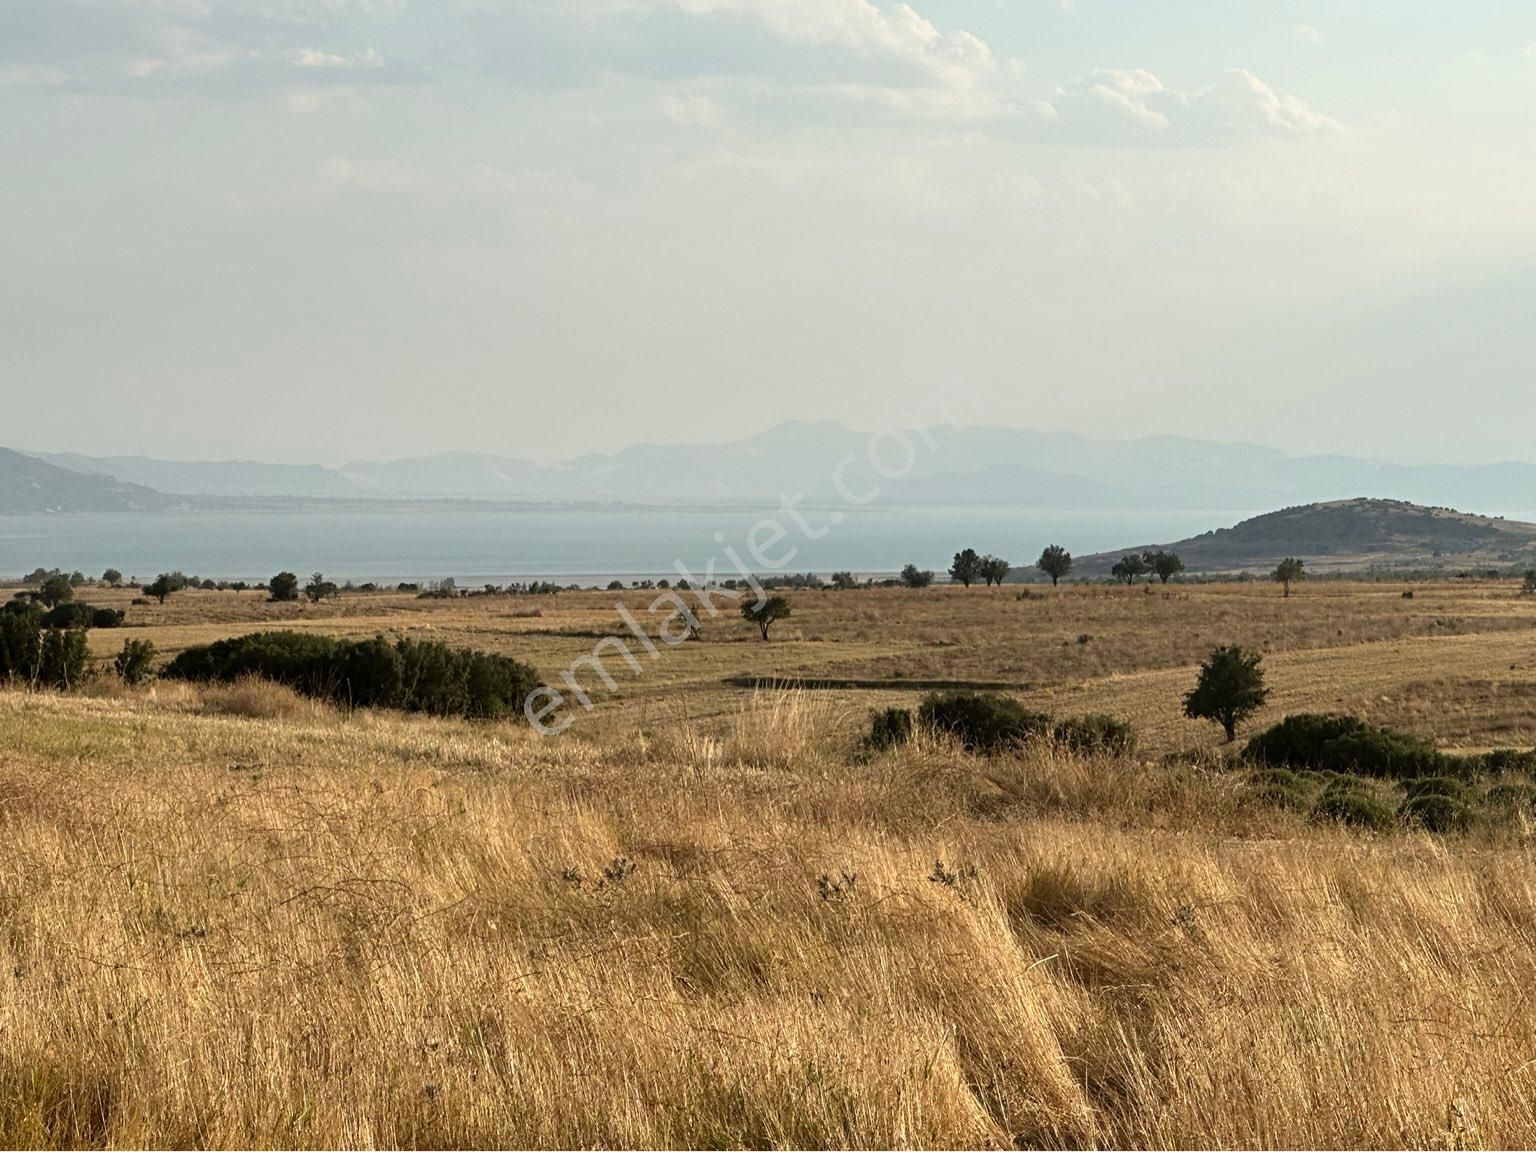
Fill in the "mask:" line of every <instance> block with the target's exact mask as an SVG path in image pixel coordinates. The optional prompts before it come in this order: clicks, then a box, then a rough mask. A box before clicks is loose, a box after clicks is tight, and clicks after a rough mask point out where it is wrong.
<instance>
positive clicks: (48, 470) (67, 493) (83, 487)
mask: <svg viewBox="0 0 1536 1152" xmlns="http://www.w3.org/2000/svg"><path fill="white" fill-rule="evenodd" d="M179 504H181V501H180V500H177V499H175V498H174V497H171V496H167V495H165V494H163V493H160V492H156V491H153V490H152V489H149V488H145V487H141V486H140V485H137V484H129V483H125V482H123V481H121V480H117V479H114V478H112V477H110V476H102V475H96V474H91V473H82V472H75V471H71V470H70V469H67V468H60V467H57V466H55V465H53V464H50V463H48V462H47V461H46V460H39V459H37V458H36V457H35V456H26V455H23V454H22V453H20V452H13V451H11V450H10V449H9V448H0V514H5V513H9V514H23V513H35V512H159V511H164V510H166V509H169V508H174V507H177V506H178V505H179Z"/></svg>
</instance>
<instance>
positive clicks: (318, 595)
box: [304, 572, 341, 604]
mask: <svg viewBox="0 0 1536 1152" xmlns="http://www.w3.org/2000/svg"><path fill="white" fill-rule="evenodd" d="M304 595H306V596H308V597H309V602H310V603H311V604H318V603H320V601H322V600H328V599H330V598H331V597H332V596H339V595H341V589H340V588H337V587H336V585H334V584H332V583H331V582H330V581H329V580H327V579H326V578H325V573H323V572H316V573H315V574H314V575H313V576H311V577H310V578H309V583H308V584H306V585H304Z"/></svg>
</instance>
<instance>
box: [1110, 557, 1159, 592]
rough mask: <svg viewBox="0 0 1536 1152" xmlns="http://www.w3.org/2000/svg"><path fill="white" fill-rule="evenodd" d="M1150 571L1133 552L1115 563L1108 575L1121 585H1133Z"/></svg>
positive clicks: (1144, 562)
mask: <svg viewBox="0 0 1536 1152" xmlns="http://www.w3.org/2000/svg"><path fill="white" fill-rule="evenodd" d="M1150 571H1151V568H1150V567H1149V566H1148V564H1147V562H1146V561H1145V560H1143V559H1142V558H1141V557H1140V556H1137V555H1136V554H1135V553H1133V552H1128V553H1126V554H1125V555H1124V556H1122V557H1120V559H1118V560H1116V561H1115V566H1114V567H1113V568H1111V569H1110V570H1109V574H1110V575H1111V576H1113V577H1114V578H1115V579H1116V580H1118V581H1120V582H1121V583H1122V584H1134V583H1136V581H1137V580H1139V579H1141V577H1143V576H1145V575H1146V574H1147V573H1148V572H1150Z"/></svg>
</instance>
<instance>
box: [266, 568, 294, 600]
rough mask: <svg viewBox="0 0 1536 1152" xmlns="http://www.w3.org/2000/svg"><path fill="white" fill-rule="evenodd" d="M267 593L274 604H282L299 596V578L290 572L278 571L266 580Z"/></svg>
mask: <svg viewBox="0 0 1536 1152" xmlns="http://www.w3.org/2000/svg"><path fill="white" fill-rule="evenodd" d="M267 595H268V596H269V597H270V598H271V600H272V602H273V603H274V604H284V603H288V602H290V601H293V600H297V599H298V598H299V578H298V577H297V576H295V575H294V574H293V573H292V572H279V573H278V574H277V575H276V576H274V577H272V579H270V580H268V581H267Z"/></svg>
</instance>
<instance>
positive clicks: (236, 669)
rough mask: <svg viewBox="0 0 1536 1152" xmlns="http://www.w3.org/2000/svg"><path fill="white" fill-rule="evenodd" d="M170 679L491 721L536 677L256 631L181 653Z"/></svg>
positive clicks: (426, 644)
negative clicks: (253, 679)
mask: <svg viewBox="0 0 1536 1152" xmlns="http://www.w3.org/2000/svg"><path fill="white" fill-rule="evenodd" d="M164 674H165V675H166V676H167V677H168V678H171V679H179V680H194V681H203V682H210V681H213V682H219V683H226V684H228V683H233V682H234V681H236V680H239V679H240V678H241V677H243V676H259V677H262V678H264V679H267V680H275V681H277V682H278V683H280V684H286V685H287V686H288V687H290V688H292V689H294V690H295V691H296V692H300V693H302V694H303V695H305V696H312V697H315V698H317V699H321V700H327V701H330V702H332V703H335V704H340V705H343V706H349V707H358V708H400V709H403V710H405V711H407V712H426V713H429V714H431V715H434V716H466V717H470V718H472V719H487V720H489V719H497V718H499V717H502V716H507V715H510V714H512V713H515V712H517V711H519V710H521V708H522V706H523V702H524V700H526V699H527V697H528V694H529V693H530V692H532V691H533V690H534V689H535V688H538V687H539V686H540V681H539V677H538V674H537V673H536V672H534V670H533V669H532V668H529V667H528V666H527V665H524V664H521V663H519V662H518V661H516V660H513V659H512V658H511V657H508V656H496V655H491V654H489V653H485V652H476V651H473V650H469V649H457V648H450V647H448V646H447V645H446V644H442V643H437V642H431V641H419V640H401V641H399V642H398V643H396V644H393V645H391V644H390V643H389V642H388V641H386V640H384V639H383V638H382V637H376V638H374V639H372V640H359V641H348V640H338V639H334V638H332V637H329V636H314V635H309V634H307V633H301V632H258V633H254V634H252V635H249V636H240V637H235V638H233V639H230V640H219V641H217V642H215V643H213V644H207V645H203V646H201V647H198V648H189V649H187V650H186V651H185V652H182V653H181V654H180V655H178V656H177V657H176V658H175V659H174V660H172V661H171V663H170V665H169V666H168V667H167V668H166V669H165V673H164Z"/></svg>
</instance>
